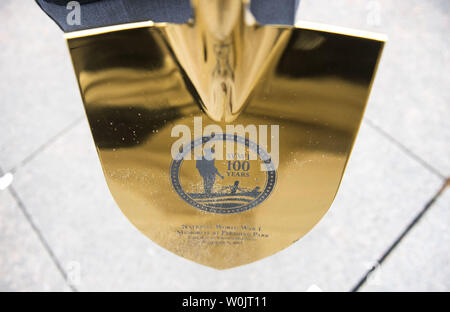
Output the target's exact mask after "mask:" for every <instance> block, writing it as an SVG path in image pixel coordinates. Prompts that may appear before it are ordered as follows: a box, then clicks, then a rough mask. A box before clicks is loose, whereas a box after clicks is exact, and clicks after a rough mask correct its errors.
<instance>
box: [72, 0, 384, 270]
mask: <svg viewBox="0 0 450 312" xmlns="http://www.w3.org/2000/svg"><path fill="white" fill-rule="evenodd" d="M192 5H193V8H194V12H195V14H194V18H193V19H192V20H191V21H189V22H188V23H186V24H170V23H153V22H140V23H131V24H124V25H116V26H110V27H103V28H96V29H91V30H82V31H76V32H72V33H68V34H66V38H67V43H68V46H69V49H70V55H71V57H72V61H73V65H74V68H75V73H76V77H77V80H78V83H79V87H80V92H81V95H82V98H83V102H84V106H85V109H86V114H87V117H88V120H89V124H90V127H91V130H92V135H93V138H94V142H95V145H96V147H97V151H98V155H99V158H100V161H101V164H102V168H103V172H104V175H105V178H106V181H107V183H108V186H109V189H110V191H111V194H112V195H113V197H114V199H115V201H116V202H117V204H118V206H119V207H120V209H121V210H122V211H123V213H124V214H125V215H126V216H127V218H128V219H129V220H130V221H131V223H133V224H134V225H135V226H136V227H137V228H138V229H139V230H140V231H141V232H142V233H144V234H145V235H146V236H148V237H149V238H150V239H151V240H153V241H154V242H155V243H157V244H159V245H160V246H162V247H164V248H166V249H168V250H170V251H172V252H173V253H175V254H177V255H179V256H182V257H185V258H187V259H190V260H193V261H195V262H198V263H201V264H204V265H207V266H210V267H214V268H217V269H227V268H231V267H235V266H239V265H242V264H246V263H250V262H253V261H256V260H259V259H261V258H264V257H267V256H270V255H272V254H274V253H276V252H278V251H280V250H282V249H283V248H286V247H287V246H289V245H290V244H292V243H293V242H295V241H297V240H298V239H299V238H301V237H302V236H303V235H305V234H306V233H307V232H308V231H309V230H311V228H312V227H313V226H314V225H315V224H316V223H317V222H318V221H319V220H320V219H321V218H322V217H323V216H324V214H325V213H326V212H327V210H328V209H329V207H330V205H331V204H332V202H333V199H334V197H335V195H336V192H337V190H338V187H339V183H340V181H341V179H342V175H343V173H344V169H345V166H346V164H347V160H348V158H349V155H350V151H351V149H352V146H353V143H354V141H355V137H356V134H357V132H358V129H359V125H360V123H361V119H362V116H363V113H364V109H365V106H366V102H367V99H368V96H369V92H370V88H371V85H372V82H373V79H374V75H375V71H376V68H377V64H378V61H379V59H380V55H381V51H382V49H383V46H384V42H385V41H384V37H383V36H381V35H376V34H367V33H363V32H359V31H353V30H348V29H340V28H337V27H332V26H325V25H318V24H311V23H300V24H299V25H298V26H297V27H292V26H275V25H259V24H258V23H256V22H255V20H254V18H253V17H252V15H251V13H250V11H249V10H248V5H249V4H248V2H247V1H242V0H197V1H192ZM99 226H101V225H99Z"/></svg>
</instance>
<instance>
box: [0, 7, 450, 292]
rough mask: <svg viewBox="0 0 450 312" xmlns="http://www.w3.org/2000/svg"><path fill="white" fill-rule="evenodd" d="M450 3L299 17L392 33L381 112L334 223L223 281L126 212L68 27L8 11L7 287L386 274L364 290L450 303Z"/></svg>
mask: <svg viewBox="0 0 450 312" xmlns="http://www.w3.org/2000/svg"><path fill="white" fill-rule="evenodd" d="M449 3H450V2H449V1H447V0H441V1H438V0H430V1H419V0H411V1H389V0H383V1H381V0H380V1H367V0H365V1H363V0H346V1H343V0H342V1H333V2H331V1H325V0H302V3H301V6H300V10H299V13H298V19H301V20H309V21H314V22H323V23H330V24H335V25H338V26H345V27H352V28H358V29H364V30H370V31H376V32H382V33H385V34H387V35H388V37H389V42H388V44H387V46H386V49H385V52H384V55H383V59H382V62H381V65H380V68H379V73H378V76H377V79H376V81H375V84H374V87H373V91H372V95H371V98H370V101H369V104H368V109H367V112H366V116H365V119H364V121H363V124H362V127H361V131H360V134H359V136H358V139H357V141H356V145H355V147H354V150H353V153H352V156H351V159H350V162H349V166H348V169H347V171H346V174H345V176H344V179H343V181H342V185H341V189H340V191H339V193H338V196H337V198H336V200H335V202H334V204H333V205H332V207H331V209H330V211H329V212H328V213H327V215H326V216H325V217H324V218H323V219H322V220H321V221H320V223H319V224H318V225H317V226H316V227H315V228H314V229H313V230H312V231H311V232H310V233H309V234H307V235H306V236H305V237H304V238H303V239H301V240H300V241H299V242H297V243H295V244H293V245H292V246H290V247H289V248H287V249H285V250H284V251H282V252H280V253H278V254H276V255H274V256H272V257H269V258H267V259H264V260H261V261H258V262H256V263H254V264H251V265H246V266H242V267H238V268H235V269H231V270H226V271H216V270H213V269H210V268H206V267H203V266H201V265H197V264H195V263H193V262H190V261H187V260H184V259H182V258H179V257H177V256H174V255H173V254H171V253H169V252H167V251H166V250H164V249H162V248H161V247H159V246H157V245H155V244H154V243H152V242H151V241H150V240H148V239H147V238H146V237H144V236H143V235H141V234H140V233H139V232H138V231H137V230H136V229H135V228H134V227H133V226H132V225H131V224H130V223H129V222H128V221H127V220H126V218H125V217H124V216H123V215H122V213H121V212H120V210H119V209H118V208H117V207H116V205H115V204H114V202H113V200H112V198H111V196H110V194H109V191H108V189H107V187H106V184H105V182H104V178H103V175H102V172H101V167H100V163H99V161H98V158H97V155H96V151H95V148H94V145H93V142H92V139H91V135H90V132H89V127H88V125H87V122H86V120H85V118H84V116H83V114H84V112H83V109H82V105H81V100H80V97H79V95H78V89H77V85H76V82H75V78H74V75H73V72H72V68H71V64H70V60H69V56H68V53H67V50H66V46H65V43H64V40H63V38H62V35H61V33H60V31H59V29H58V28H57V27H56V26H55V25H54V24H53V23H52V22H51V21H50V20H49V19H48V18H47V17H46V16H45V14H44V13H42V12H41V11H40V10H39V8H38V7H37V6H36V5H34V4H33V3H31V1H26V0H14V1H12V0H3V1H1V2H0V20H1V21H2V27H1V28H0V43H1V47H2V48H1V49H0V79H1V82H2V83H1V84H0V94H1V103H0V133H2V135H1V136H0V168H1V173H0V177H2V176H3V174H5V173H11V174H12V175H13V177H14V180H13V182H12V184H11V185H10V186H9V187H7V188H6V189H4V190H0V291H28V290H37V291H53V290H60V291H73V290H81V291H94V290H113V291H118V290H137V291H140V290H168V291H169V290H173V291H195V290H197V291H207V290H211V291H305V290H308V289H309V288H310V287H312V286H314V285H315V286H317V287H319V288H320V289H322V290H324V291H332V290H333V291H349V290H352V289H354V288H355V286H356V285H358V284H359V282H360V281H361V280H362V279H363V278H364V277H365V276H366V274H367V273H368V272H369V270H371V268H372V267H373V266H375V267H376V270H375V271H374V272H373V274H370V275H369V276H368V278H367V279H365V282H363V283H361V285H360V287H358V290H363V291H380V290H387V291H402V290H407V291H409V290H411V291H413V290H437V291H449V290H450V247H449V246H450V230H449V229H448V226H449V224H450V211H449V209H450V191H449V190H448V189H446V190H444V191H443V192H442V193H441V194H440V196H437V198H435V197H436V194H438V191H439V189H440V188H441V186H442V185H443V183H444V181H445V178H446V177H447V176H449V175H450V160H449V157H448V155H449V154H450V127H449V120H450V103H449V100H450V91H449V90H450V88H448V85H449V84H450V81H449V78H448V72H449V70H450V55H449V40H450V38H449V36H448V29H450V22H449V12H450V4H449ZM6 177H7V175H5V176H3V178H2V179H0V187H1V185H2V182H4V181H6ZM434 198H435V199H436V200H435V201H434V202H433V203H431V205H429V203H430V201H431V200H432V199H434ZM423 212H425V213H423ZM418 216H419V218H417V217H418ZM413 221H417V222H414V224H413V226H409V225H410V224H411V223H412V222H413ZM99 224H101V226H99ZM408 228H409V230H408V231H407V229H408ZM399 237H403V238H402V239H401V240H399ZM391 246H395V248H393V249H392V248H391ZM390 249H392V250H391V251H390V252H389V253H388V252H387V251H388V250H390ZM380 259H383V261H382V263H381V264H379V263H378V261H379V260H380ZM315 286H314V287H313V288H316V287H315Z"/></svg>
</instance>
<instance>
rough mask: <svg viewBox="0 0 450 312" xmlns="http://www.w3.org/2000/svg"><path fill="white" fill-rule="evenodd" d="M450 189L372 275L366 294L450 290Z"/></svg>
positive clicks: (366, 286) (365, 288)
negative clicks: (373, 292) (372, 292)
mask: <svg viewBox="0 0 450 312" xmlns="http://www.w3.org/2000/svg"><path fill="white" fill-rule="evenodd" d="M449 224H450V189H448V188H447V190H446V192H445V193H443V194H442V195H441V197H440V198H439V199H438V200H437V201H436V203H435V204H434V205H433V206H431V207H430V209H429V210H428V211H427V212H426V214H425V215H424V216H423V218H422V219H421V220H420V221H419V223H418V224H417V225H416V226H415V227H414V228H413V229H412V230H411V232H410V233H409V234H408V236H406V238H405V239H404V240H403V241H402V243H401V244H400V245H399V246H398V247H397V248H396V249H395V250H394V251H393V252H392V253H391V254H390V255H389V257H388V258H387V259H386V261H385V262H384V263H383V264H382V265H381V266H379V267H378V269H377V270H376V271H375V272H374V273H373V275H371V277H370V278H369V279H368V281H367V283H366V284H365V285H364V286H363V287H362V290H363V291H450V233H449V231H448V226H449Z"/></svg>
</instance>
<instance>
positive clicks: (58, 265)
mask: <svg viewBox="0 0 450 312" xmlns="http://www.w3.org/2000/svg"><path fill="white" fill-rule="evenodd" d="M0 176H3V170H2V169H1V168H0ZM7 189H8V190H9V193H10V194H11V196H12V197H13V198H14V200H15V201H16V203H17V205H18V206H19V209H20V211H21V212H22V214H23V215H24V217H25V219H26V220H27V222H28V224H29V225H30V226H31V228H32V230H33V231H34V233H35V234H36V235H37V237H38V239H39V241H40V242H41V244H42V246H43V247H44V249H45V251H47V253H48V255H49V256H50V259H51V260H52V262H53V264H54V265H55V266H56V269H57V270H58V271H59V273H60V274H61V275H62V277H63V279H64V281H65V282H66V284H67V285H68V286H69V288H70V289H71V290H72V291H73V292H78V289H77V288H76V287H75V286H74V285H72V284H71V283H70V282H69V278H68V275H67V273H66V271H65V270H64V268H63V267H62V265H61V262H60V261H59V260H58V258H57V257H56V255H55V253H54V252H53V249H52V248H51V247H50V245H49V243H48V242H47V240H46V239H45V237H44V235H43V234H42V232H41V230H40V229H39V228H38V226H37V225H36V223H35V222H34V221H33V218H32V216H31V215H30V213H29V212H28V210H27V208H26V207H25V204H24V203H23V201H22V200H21V199H20V197H19V194H17V192H16V190H15V189H14V187H13V186H12V185H10V186H9V187H8V188H7Z"/></svg>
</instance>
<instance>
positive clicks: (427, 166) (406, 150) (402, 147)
mask: <svg viewBox="0 0 450 312" xmlns="http://www.w3.org/2000/svg"><path fill="white" fill-rule="evenodd" d="M364 121H365V122H366V123H367V125H368V126H369V127H371V128H372V129H374V130H375V131H377V132H378V133H379V134H381V135H382V136H384V137H385V138H386V139H388V140H389V141H390V142H391V143H392V144H394V145H395V146H397V147H398V148H399V149H400V150H401V151H402V152H404V153H405V154H407V155H408V156H409V157H411V158H412V159H414V160H415V161H417V162H418V163H420V164H421V165H422V166H423V167H424V168H425V169H427V170H428V171H430V172H431V173H433V174H434V175H436V176H438V177H439V178H441V179H442V180H445V179H446V176H445V175H444V174H442V173H441V172H439V170H438V169H436V168H434V167H433V166H432V165H430V164H429V163H428V162H426V161H425V160H424V159H422V158H421V157H420V156H418V155H417V154H416V153H414V152H413V151H411V150H410V149H409V148H408V147H406V146H405V145H403V144H402V143H401V142H399V141H398V140H397V139H396V138H394V137H393V136H392V135H390V134H389V133H388V132H386V131H385V130H383V129H382V128H381V127H380V126H378V125H377V124H376V123H375V122H373V121H372V120H370V119H369V118H365V119H364Z"/></svg>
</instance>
